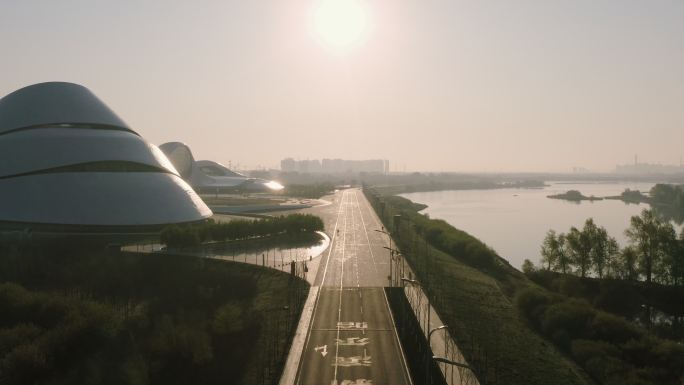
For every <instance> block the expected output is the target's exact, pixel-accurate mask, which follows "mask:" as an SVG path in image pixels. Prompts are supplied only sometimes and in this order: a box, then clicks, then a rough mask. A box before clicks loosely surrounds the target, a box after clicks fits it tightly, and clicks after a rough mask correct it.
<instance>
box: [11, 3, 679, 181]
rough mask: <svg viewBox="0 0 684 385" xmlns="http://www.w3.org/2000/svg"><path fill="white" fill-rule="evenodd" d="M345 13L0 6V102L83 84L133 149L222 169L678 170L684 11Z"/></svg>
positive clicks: (563, 7) (483, 6) (569, 7)
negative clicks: (44, 85)
mask: <svg viewBox="0 0 684 385" xmlns="http://www.w3.org/2000/svg"><path fill="white" fill-rule="evenodd" d="M343 2H344V0H340V2H338V3H340V4H341V3H343ZM354 2H355V3H358V4H360V5H361V8H358V9H355V8H349V9H346V8H334V7H332V8H331V7H327V8H326V7H323V5H322V4H323V3H322V2H321V0H292V1H288V2H277V1H268V0H266V1H259V2H251V1H218V0H207V1H204V2H201V3H197V2H178V1H156V0H153V1H145V2H139V1H133V0H121V1H117V2H96V3H95V2H92V1H86V0H64V1H59V2H55V1H47V0H26V1H21V2H4V3H3V5H1V6H0V34H1V35H2V36H3V38H2V39H0V50H1V52H2V53H3V60H2V62H0V71H1V72H2V73H3V74H5V76H2V77H0V95H2V96H4V95H5V94H7V93H9V92H12V91H14V90H16V89H18V88H21V87H24V86H27V85H30V84H34V83H38V82H44V81H53V80H61V81H69V82H74V83H78V84H83V85H84V86H86V87H88V88H89V89H91V90H92V91H93V92H94V93H96V94H97V95H99V96H100V97H101V98H103V99H104V100H107V101H108V104H109V105H110V106H111V107H112V109H113V110H114V111H115V112H116V113H117V114H119V115H120V116H123V117H125V118H126V123H127V124H129V125H130V126H131V127H133V128H134V129H135V130H136V131H137V132H140V133H141V135H144V137H145V138H146V139H148V140H149V141H150V142H152V143H155V144H161V143H165V142H169V141H176V140H179V141H182V142H185V143H188V144H190V145H191V146H192V148H193V149H194V151H195V152H196V154H197V156H198V157H200V158H202V159H212V160H216V161H218V162H221V163H224V164H228V163H231V164H232V165H237V164H240V169H251V168H259V166H261V167H262V168H277V167H278V165H279V162H280V160H281V159H283V158H286V157H293V158H295V159H306V158H309V159H323V158H343V159H389V161H390V164H391V165H392V170H393V171H394V170H397V169H398V170H401V171H403V170H407V171H433V172H439V171H455V172H524V171H526V172H572V170H573V168H584V169H587V170H591V171H599V172H610V171H612V170H614V169H615V165H616V164H623V163H628V162H629V160H630V159H631V158H632V156H633V154H634V153H639V154H640V158H641V159H644V161H645V162H650V163H663V164H678V162H679V158H680V156H682V155H684V153H682V150H681V143H684V108H682V100H684V71H682V68H684V39H683V38H682V37H683V36H684V23H682V20H684V2H681V1H672V0H669V1H668V0H655V1H649V2H643V1H635V0H626V1H624V0H606V1H602V2H596V1H590V0H577V1H568V2H549V1H544V0H521V1H516V2H510V1H507V0H493V1H487V2H468V1H464V0H463V1H462V0H454V1H441V0H425V1H419V2H417V1H413V0H374V1H367V0H354ZM339 9H342V10H343V11H344V12H342V13H341V12H339ZM359 9H360V10H359ZM339 15H343V16H344V17H346V18H341V17H342V16H339ZM338 16H339V17H338Z"/></svg>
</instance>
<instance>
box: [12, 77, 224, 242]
mask: <svg viewBox="0 0 684 385" xmlns="http://www.w3.org/2000/svg"><path fill="white" fill-rule="evenodd" d="M211 215H212V213H211V210H209V208H208V207H207V206H206V205H205V204H204V202H202V200H201V199H200V198H199V197H198V196H197V194H196V193H195V192H194V191H193V190H192V188H191V187H190V186H189V185H188V184H187V183H186V182H185V181H183V179H182V178H181V177H180V175H179V174H178V171H177V170H176V169H175V168H174V166H173V165H172V164H171V162H169V160H168V159H167V158H166V156H165V155H164V153H162V152H161V151H160V150H159V149H158V148H157V147H156V146H154V145H152V144H150V143H147V142H146V141H145V140H144V139H142V138H141V137H140V136H139V135H138V134H137V133H136V132H134V131H133V130H132V129H131V128H130V127H128V125H126V123H124V122H123V120H121V119H120V118H119V117H118V116H116V114H115V113H114V112H112V110H110V109H109V108H108V107H107V106H106V105H105V104H104V103H102V101H100V100H99V99H98V98H97V97H96V96H95V95H94V94H92V93H91V92H90V91H89V90H88V89H86V88H85V87H82V86H80V85H76V84H71V83H62V82H51V83H41V84H35V85H32V86H29V87H26V88H22V89H20V90H18V91H15V92H13V93H11V94H9V95H7V96H5V97H4V98H2V99H0V222H1V223H2V224H4V225H5V226H6V225H7V224H19V225H21V226H24V227H34V226H41V225H48V226H49V225H60V226H67V227H68V226H89V227H90V228H89V229H88V231H91V230H93V228H96V227H98V226H103V227H106V228H107V229H108V230H111V229H120V230H122V231H127V230H126V229H128V230H130V229H131V228H137V229H142V230H144V231H148V230H149V227H150V226H154V227H159V226H160V225H166V224H171V223H185V222H195V221H200V220H203V219H205V218H208V217H209V216H211ZM53 227H54V226H53Z"/></svg>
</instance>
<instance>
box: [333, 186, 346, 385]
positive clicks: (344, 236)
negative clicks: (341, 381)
mask: <svg viewBox="0 0 684 385" xmlns="http://www.w3.org/2000/svg"><path fill="white" fill-rule="evenodd" d="M344 196H345V197H346V196H347V192H346V191H345V192H344ZM346 241H347V214H346V211H345V214H344V234H343V235H342V258H343V259H344V251H345V249H344V246H345V242H346ZM340 267H341V269H342V272H341V273H340V303H339V305H338V307H337V337H336V339H340V319H341V318H342V288H343V283H344V282H343V280H344V260H342V261H341V262H340ZM339 353H340V345H338V344H335V362H337V360H338V359H339ZM333 378H334V381H335V382H337V365H335V375H334V377H333Z"/></svg>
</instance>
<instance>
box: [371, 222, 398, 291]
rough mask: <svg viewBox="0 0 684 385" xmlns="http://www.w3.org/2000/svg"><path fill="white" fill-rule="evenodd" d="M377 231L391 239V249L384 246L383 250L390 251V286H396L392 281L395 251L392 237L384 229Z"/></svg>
mask: <svg viewBox="0 0 684 385" xmlns="http://www.w3.org/2000/svg"><path fill="white" fill-rule="evenodd" d="M375 231H377V232H378V233H382V234H385V235H387V238H388V239H389V247H386V246H383V248H385V249H387V250H389V252H390V286H394V280H393V279H392V277H393V275H392V250H394V249H393V248H392V235H391V234H390V233H388V232H387V231H385V229H384V227H383V229H382V230H378V229H375Z"/></svg>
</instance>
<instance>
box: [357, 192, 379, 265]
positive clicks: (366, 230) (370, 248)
mask: <svg viewBox="0 0 684 385" xmlns="http://www.w3.org/2000/svg"><path fill="white" fill-rule="evenodd" d="M354 197H355V198H356V206H357V207H358V209H359V214H361V223H362V224H363V232H364V233H365V234H366V241H367V242H368V250H369V251H370V255H371V259H372V260H373V268H375V274H379V273H378V266H377V264H376V263H375V255H374V254H373V248H372V247H371V243H370V238H369V237H368V229H367V228H366V221H365V220H364V219H363V212H361V204H360V203H359V196H358V195H357V194H356V191H355V192H354ZM364 199H365V197H364Z"/></svg>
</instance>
